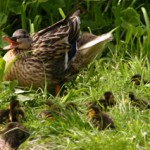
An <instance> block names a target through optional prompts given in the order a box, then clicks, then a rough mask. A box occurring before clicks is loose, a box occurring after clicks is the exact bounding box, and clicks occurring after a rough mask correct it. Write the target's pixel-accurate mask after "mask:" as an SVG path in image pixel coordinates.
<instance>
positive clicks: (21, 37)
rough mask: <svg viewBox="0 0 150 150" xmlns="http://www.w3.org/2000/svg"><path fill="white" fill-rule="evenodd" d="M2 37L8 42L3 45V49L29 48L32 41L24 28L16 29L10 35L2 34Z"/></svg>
mask: <svg viewBox="0 0 150 150" xmlns="http://www.w3.org/2000/svg"><path fill="white" fill-rule="evenodd" d="M3 39H4V40H5V41H7V42H8V43H9V44H10V45H8V46H5V47H4V48H3V49H4V50H10V49H20V50H23V49H29V48H30V46H31V42H32V40H31V37H30V35H29V34H28V33H27V31H26V30H24V29H18V30H16V31H15V32H14V33H13V35H12V37H7V36H4V37H3Z"/></svg>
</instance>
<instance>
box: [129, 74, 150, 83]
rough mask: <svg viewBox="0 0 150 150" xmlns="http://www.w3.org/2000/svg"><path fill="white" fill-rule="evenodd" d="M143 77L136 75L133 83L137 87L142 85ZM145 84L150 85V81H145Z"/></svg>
mask: <svg viewBox="0 0 150 150" xmlns="http://www.w3.org/2000/svg"><path fill="white" fill-rule="evenodd" d="M141 79H142V77H141V75H140V74H135V75H133V76H132V77H131V81H132V82H133V84H135V85H140V84H141ZM143 83H144V84H149V83H150V82H149V81H146V80H143Z"/></svg>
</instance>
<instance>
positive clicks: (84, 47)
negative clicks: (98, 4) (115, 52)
mask: <svg viewBox="0 0 150 150" xmlns="http://www.w3.org/2000/svg"><path fill="white" fill-rule="evenodd" d="M79 15H80V11H79V10H77V11H75V12H74V13H72V14H71V15H68V16H67V17H66V18H65V19H62V20H60V21H58V22H57V23H55V24H54V25H52V26H50V27H47V28H45V29H43V30H40V31H38V32H37V33H35V34H33V35H32V36H30V35H29V34H28V33H27V32H26V31H25V30H24V29H18V30H16V31H15V32H14V33H13V36H12V37H11V38H8V37H4V40H6V41H8V42H9V43H10V45H9V46H7V47H4V49H5V50H9V51H8V52H7V53H6V54H5V56H4V57H3V58H4V60H5V61H6V67H7V66H8V65H9V63H10V62H12V60H14V59H15V62H14V63H13V64H12V66H11V68H10V70H9V71H8V73H7V74H6V75H5V77H4V79H5V80H7V81H12V80H18V83H19V86H22V87H32V88H33V89H35V90H37V89H38V88H45V86H47V89H48V91H49V92H50V93H51V94H53V95H56V94H58V92H59V91H60V88H61V87H62V85H63V84H64V83H65V82H68V81H71V80H72V78H73V77H74V76H75V75H77V73H78V72H79V71H80V70H81V69H82V68H84V67H86V66H87V65H88V64H89V63H90V62H91V61H92V60H93V58H94V57H95V56H96V55H97V54H98V53H99V52H101V51H102V50H103V47H104V45H105V43H107V42H109V41H111V40H112V33H111V32H109V33H107V34H104V35H102V36H93V35H90V34H89V35H88V37H91V38H87V39H86V40H85V39H84V37H86V36H83V37H81V38H80V39H79V37H80V34H79V33H80V17H79ZM83 39H84V40H83ZM79 41H80V42H79ZM78 43H79V44H78ZM16 58H17V59H16Z"/></svg>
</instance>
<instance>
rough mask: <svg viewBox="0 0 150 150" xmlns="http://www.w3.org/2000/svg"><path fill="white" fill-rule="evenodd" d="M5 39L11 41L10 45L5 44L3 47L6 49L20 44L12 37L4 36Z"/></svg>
mask: <svg viewBox="0 0 150 150" xmlns="http://www.w3.org/2000/svg"><path fill="white" fill-rule="evenodd" d="M3 40H5V41H6V42H8V43H9V45H8V46H5V47H4V48H3V49H4V50H10V49H13V48H16V47H17V46H18V43H17V42H16V41H13V40H12V39H11V38H10V37H7V36H4V37H3Z"/></svg>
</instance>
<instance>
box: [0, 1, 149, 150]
mask: <svg viewBox="0 0 150 150" xmlns="http://www.w3.org/2000/svg"><path fill="white" fill-rule="evenodd" d="M16 5H17V6H18V8H17V9H16ZM78 6H80V8H81V10H82V13H81V29H82V30H83V31H88V30H89V29H90V30H91V32H92V33H95V34H101V33H104V32H108V31H110V30H112V29H113V28H115V27H118V29H117V30H116V31H115V34H114V40H113V41H112V42H111V43H109V44H107V49H105V51H104V53H103V55H102V57H101V56H99V55H98V56H97V57H96V58H95V59H94V60H93V62H91V64H89V66H88V67H87V68H86V69H84V70H82V71H81V72H80V74H78V76H77V78H75V79H74V80H73V81H72V82H69V83H66V84H65V85H64V86H65V87H66V93H65V94H64V95H63V96H62V97H53V96H52V95H50V94H49V93H48V92H47V91H46V90H41V91H40V92H39V91H32V90H31V89H24V90H22V89H20V88H19V87H17V81H13V82H3V76H4V74H5V73H6V72H5V71H4V67H5V62H4V61H3V59H0V92H1V93H0V103H1V105H0V108H4V107H5V106H7V105H8V103H9V101H10V98H11V96H12V95H16V96H17V99H18V100H19V101H20V102H21V104H22V106H23V108H24V109H25V112H26V119H25V120H24V121H22V124H24V125H25V126H26V127H27V128H28V129H29V131H30V133H31V136H30V138H29V139H28V141H27V142H25V143H24V144H23V145H21V147H20V149H24V150H26V149H29V150H30V149H40V150H48V149H61V150H72V149H74V150H75V149H76V150H79V149H83V150H86V149H87V150H97V149H105V150H122V149H127V150H135V149H137V150H140V149H142V150H148V149H149V147H150V142H149V141H150V136H149V133H150V118H149V115H150V111H149V110H143V111H141V110H140V109H138V108H136V107H133V106H132V105H131V102H130V101H129V98H128V93H129V91H132V92H134V93H135V94H136V95H137V96H139V97H142V98H143V99H148V100H149V99H150V92H149V88H150V87H149V85H144V84H141V85H140V86H134V85H133V84H132V83H131V76H132V75H134V74H136V73H140V74H141V75H142V78H144V79H146V80H149V77H150V62H149V55H150V53H149V43H150V42H149V39H150V28H149V26H150V25H149V12H148V9H146V8H147V6H149V2H148V1H144V2H143V1H137V0H132V1H131V0H109V1H101V0H97V1H90V0H85V1H82V2H80V3H79V1H78V0H76V1H74V0H57V1H52V0H43V1H42V0H37V1H33V0H28V1H25V0H23V1H19V0H13V1H10V0H0V47H1V48H2V47H3V46H4V45H5V44H6V43H4V42H3V41H2V35H4V34H8V35H11V34H12V33H13V31H14V30H16V29H18V28H25V29H27V30H28V31H29V32H30V33H33V32H36V31H38V30H40V29H42V28H44V27H47V26H49V25H51V24H53V23H54V22H56V21H58V20H60V19H62V18H64V17H65V15H66V14H68V13H69V12H70V11H71V10H72V8H74V7H78ZM141 6H142V7H141ZM3 53H4V52H2V51H1V55H3ZM105 91H112V92H113V93H114V96H115V100H116V102H117V104H116V106H115V107H114V108H112V109H110V111H109V112H108V114H109V115H110V116H111V117H112V118H113V120H114V123H115V126H116V129H115V130H113V131H111V130H104V131H98V130H97V129H96V128H94V127H93V125H92V124H90V123H89V122H88V120H87V117H86V113H87V105H86V103H87V102H90V101H97V100H98V99H99V98H100V97H101V96H102V94H103V93H104V92H105ZM47 99H52V100H53V101H54V102H55V103H56V104H57V105H58V106H59V107H60V108H61V109H62V111H63V115H62V116H61V115H60V116H59V115H58V116H57V115H56V116H55V119H54V120H49V119H42V118H39V117H38V114H39V112H41V111H42V110H44V109H46V108H45V106H44V104H43V103H44V102H45V100H47ZM70 101H72V102H74V103H75V104H76V105H77V107H78V109H79V110H80V111H70V110H65V105H66V103H67V102H70Z"/></svg>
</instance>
